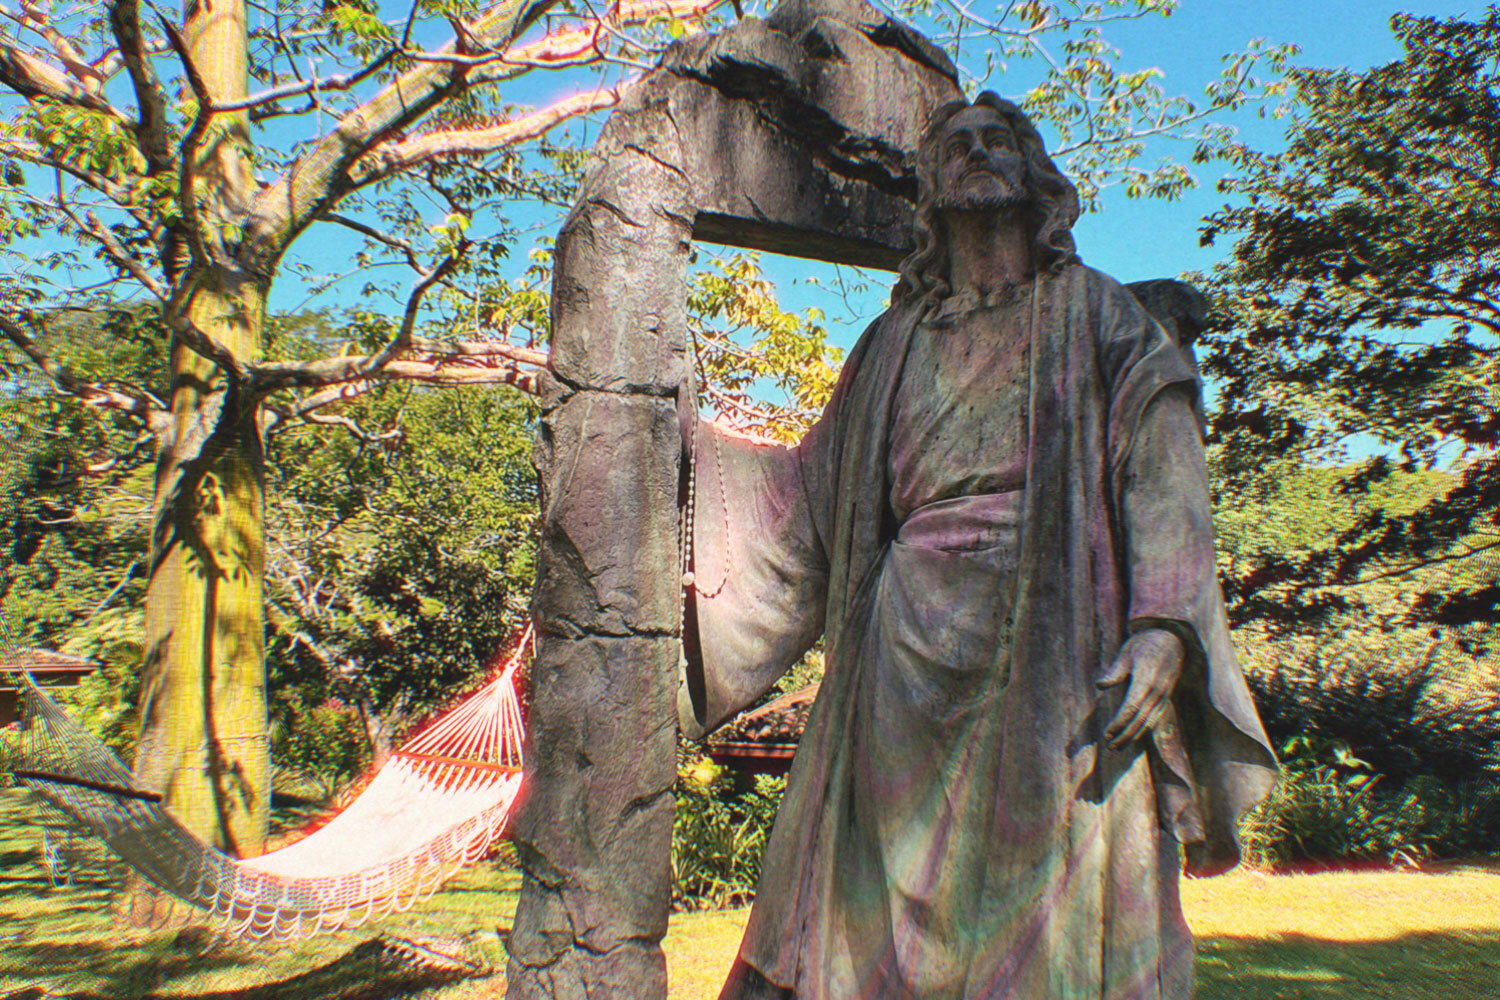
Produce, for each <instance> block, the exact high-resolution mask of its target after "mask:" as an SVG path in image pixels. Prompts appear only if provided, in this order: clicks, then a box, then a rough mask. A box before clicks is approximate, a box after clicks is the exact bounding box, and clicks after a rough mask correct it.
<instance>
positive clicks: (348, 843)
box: [14, 632, 530, 937]
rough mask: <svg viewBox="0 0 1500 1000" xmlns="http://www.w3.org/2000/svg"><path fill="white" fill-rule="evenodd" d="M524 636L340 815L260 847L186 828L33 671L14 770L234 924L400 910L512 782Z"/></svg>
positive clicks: (486, 839)
mask: <svg viewBox="0 0 1500 1000" xmlns="http://www.w3.org/2000/svg"><path fill="white" fill-rule="evenodd" d="M529 637H530V634H529V632H528V635H527V638H528V639H529ZM526 645H527V641H526V639H523V640H522V642H521V646H520V647H519V648H518V649H517V651H516V653H515V655H514V656H513V657H512V658H511V659H510V660H509V662H507V663H506V665H505V667H504V668H503V669H502V670H501V672H500V674H499V675H498V676H497V677H495V679H494V680H492V681H490V682H489V683H487V684H485V685H484V686H483V687H481V688H480V689H479V690H477V691H475V692H474V693H473V694H471V695H469V696H468V697H466V698H464V699H463V700H462V701H461V702H459V703H458V704H457V705H456V706H454V708H453V709H451V710H450V711H448V712H447V713H445V714H444V715H442V716H441V717H440V718H438V719H437V720H436V721H434V722H433V723H432V724H431V725H429V726H427V727H426V728H425V729H424V730H423V731H422V732H421V733H420V734H419V735H418V736H417V737H416V738H415V739H413V740H411V741H410V742H409V743H407V744H406V745H404V746H403V747H402V748H401V749H400V750H397V751H395V752H394V753H393V754H392V755H391V758H390V760H389V761H387V762H386V763H385V764H384V765H383V766H382V767H381V768H380V770H379V771H377V772H376V773H375V775H374V777H372V778H371V779H370V781H369V783H368V784H367V785H366V786H365V788H364V789H363V791H361V792H360V794H359V796H358V797H357V798H355V799H354V800H353V801H352V802H351V803H350V804H349V805H348V807H347V808H345V809H344V810H343V811H342V812H340V813H339V814H338V815H337V816H335V817H333V818H332V819H331V820H329V821H328V822H327V823H326V824H324V825H323V826H321V827H319V828H318V829H317V830H315V831H313V832H312V833H311V834H309V835H308V836H306V837H304V838H303V839H302V840H299V841H297V842H296V843H294V844H291V845H289V846H287V847H284V848H282V849H280V850H277V851H272V852H271V853H269V854H264V855H261V856H260V857H257V858H248V859H237V858H234V857H231V856H230V855H228V854H225V853H224V852H222V851H220V850H218V849H217V848H215V847H213V846H211V845H209V844H207V843H205V842H203V841H202V840H200V839H199V838H198V837H196V836H194V835H193V834H192V833H190V832H189V831H188V830H187V829H186V828H185V827H184V826H183V825H182V824H181V823H179V822H178V821H177V820H176V819H175V818H173V816H172V814H171V813H170V812H168V811H167V810H166V809H165V808H164V807H163V806H162V805H161V803H160V801H159V797H157V796H155V795H153V794H152V793H150V792H147V791H145V790H143V789H140V788H138V787H137V786H136V785H135V783H134V779H133V777H132V775H131V773H130V771H129V769H128V768H126V767H125V766H124V765H123V764H121V763H120V761H119V759H118V758H117V757H116V756H115V755H114V754H113V753H112V752H111V751H110V750H109V748H108V747H106V746H105V745H104V744H103V743H101V742H100V741H99V740H98V739H97V738H96V737H95V736H93V735H92V734H91V733H89V732H88V731H87V730H85V729H84V728H83V727H82V726H80V725H79V724H78V723H77V722H75V721H74V720H73V719H72V718H70V717H69V716H68V714H67V713H66V712H65V711H64V710H63V709H62V707H61V706H59V705H58V704H57V703H56V702H55V701H53V700H52V699H51V698H50V697H48V696H47V694H46V693H45V692H44V691H42V689H41V688H39V687H38V686H37V685H36V684H35V683H34V682H33V681H32V680H31V678H30V676H29V675H23V677H24V678H25V686H26V713H25V720H24V722H23V728H24V733H23V738H22V747H21V759H20V764H19V766H17V767H16V768H15V769H14V770H15V774H16V777H17V778H18V779H19V780H21V781H22V782H23V783H24V784H25V785H26V787H27V788H28V789H29V790H30V791H31V792H33V793H34V794H36V795H37V796H38V797H39V798H40V799H41V800H42V801H43V802H44V803H45V804H46V805H47V806H49V807H50V808H52V809H54V810H56V811H58V812H61V813H62V814H63V815H64V816H65V817H66V818H67V819H68V820H70V821H71V822H73V823H75V824H77V825H79V826H81V827H83V828H85V829H86V830H88V831H89V832H91V833H94V834H97V835H98V836H100V837H102V838H103V839H104V840H105V842H106V843H107V844H108V845H109V847H110V849H111V850H113V851H114V853H115V854H117V855H119V857H120V859H121V860H122V861H124V862H125V863H126V864H127V865H129V866H130V867H131V868H133V869H135V870H136V871H138V872H139V873H140V874H141V875H142V876H144V877H145V878H146V879H147V880H149V881H150V882H151V883H153V884H154V885H156V886H157V887H158V888H160V889H161V890H162V891H164V892H167V893H170V894H171V895H173V896H176V897H177V898H179V899H182V900H185V901H186V902H189V903H192V904H194V905H196V906H199V907H202V908H203V909H205V910H208V911H209V912H211V913H212V914H213V915H214V916H215V917H217V918H218V919H219V920H220V921H222V922H223V924H224V925H225V928H226V929H227V930H229V931H230V932H231V933H234V934H237V935H241V936H252V937H271V936H275V937H291V936H297V935H302V934H314V933H319V932H322V931H327V930H333V929H336V928H341V927H351V926H358V925H359V924H362V923H364V922H365V921H367V920H369V919H371V918H373V917H378V916H382V915H384V914H387V913H391V912H397V911H403V910H406V909H409V908H410V907H411V906H412V905H413V904H414V903H416V902H417V901H418V900H420V899H423V898H425V897H427V896H428V895H430V894H432V893H433V892H434V891H436V890H437V888H438V887H439V886H440V885H441V884H442V883H443V882H444V881H446V880H447V879H448V878H449V877H450V876H452V875H453V873H454V872H456V871H457V870H458V869H459V868H461V867H463V866H464V865H466V864H468V863H470V862H472V861H475V860H477V859H478V858H480V857H482V856H484V855H485V854H486V853H487V852H488V851H489V850H490V848H491V846H492V845H493V844H494V843H495V841H496V840H497V839H498V838H499V837H500V834H501V831H502V830H503V829H504V827H505V823H506V819H507V818H508V816H509V815H510V809H511V805H512V804H513V803H514V802H515V799H516V795H517V793H518V792H519V791H520V789H521V764H522V758H521V744H522V725H521V712H520V707H519V705H518V704H517V701H516V691H515V672H516V669H517V667H518V666H519V664H520V663H521V660H522V654H523V653H524V651H525V649H526Z"/></svg>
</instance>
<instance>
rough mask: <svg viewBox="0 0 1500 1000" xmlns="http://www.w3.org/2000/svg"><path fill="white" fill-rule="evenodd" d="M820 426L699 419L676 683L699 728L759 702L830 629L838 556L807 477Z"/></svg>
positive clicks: (687, 716)
mask: <svg viewBox="0 0 1500 1000" xmlns="http://www.w3.org/2000/svg"><path fill="white" fill-rule="evenodd" d="M820 437H821V436H820V435H818V434H816V433H814V434H811V435H809V436H808V438H807V439H805V440H804V441H803V442H802V444H800V445H798V446H797V447H794V448H788V447H784V446H780V445H774V444H766V443H761V442H757V441H753V440H750V439H748V438H745V437H743V436H741V435H738V434H735V433H733V432H730V431H726V430H724V429H722V428H719V427H716V426H714V425H713V424H710V423H708V422H706V421H702V420H699V421H698V423H697V427H696V429H695V431H694V434H693V458H694V466H695V473H694V479H695V481H696V482H695V489H696V498H695V503H694V509H695V515H694V526H693V534H694V544H693V550H692V551H693V560H692V571H693V574H694V586H693V587H691V588H690V589H689V590H688V591H687V595H686V600H687V601H688V603H689V607H688V613H687V614H686V615H685V635H684V640H685V641H684V651H685V658H686V662H685V664H684V671H685V675H686V676H685V678H684V681H685V682H684V683H683V684H682V685H681V686H680V687H679V689H678V717H679V723H680V725H681V727H682V731H683V733H684V734H686V735H687V736H689V737H691V738H694V739H698V738H701V737H702V736H704V735H705V734H707V733H708V732H709V731H711V730H712V729H713V728H714V727H716V726H718V725H719V724H720V723H722V722H723V721H725V720H726V719H728V718H729V717H730V716H732V715H734V714H735V713H736V712H738V711H740V710H742V709H744V708H745V707H747V706H748V705H750V704H751V703H752V702H754V701H755V699H756V698H758V697H760V695H762V694H764V693H765V692H766V691H767V690H768V689H769V688H770V687H771V685H772V684H774V683H775V682H776V680H777V678H779V677H781V675H782V674H784V673H786V671H787V670H788V669H789V668H790V667H791V666H792V665H793V664H794V663H796V662H797V660H798V659H799V658H800V657H801V656H802V654H803V653H805V652H806V651H807V650H808V649H809V648H810V647H811V646H812V644H813V643H814V642H816V641H817V638H818V636H819V635H820V634H822V631H823V626H824V607H825V599H826V595H827V588H828V559H827V557H826V555H825V553H824V551H823V545H822V541H821V539H820V538H819V536H818V533H817V530H816V528H815V526H814V525H815V520H814V518H813V515H812V511H811V508H810V504H809V500H808V492H807V484H806V482H805V477H804V462H805V461H806V460H807V455H808V453H809V452H810V451H814V450H816V449H817V447H818V441H819V440H820Z"/></svg>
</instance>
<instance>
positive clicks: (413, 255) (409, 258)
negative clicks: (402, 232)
mask: <svg viewBox="0 0 1500 1000" xmlns="http://www.w3.org/2000/svg"><path fill="white" fill-rule="evenodd" d="M323 221H324V222H333V223H336V224H338V225H340V226H343V227H344V228H346V229H352V230H354V231H355V232H356V233H359V234H361V235H363V236H368V237H369V238H370V239H372V240H374V241H375V242H377V243H384V244H385V245H386V246H388V247H390V248H392V249H393V250H400V251H401V252H402V253H404V254H405V255H406V262H407V263H408V264H410V265H411V266H412V267H417V250H416V248H415V247H413V246H412V245H411V244H410V243H408V242H407V241H406V240H402V239H397V238H396V237H394V236H392V235H390V234H389V233H382V232H381V231H380V230H378V229H376V228H375V227H374V226H367V225H365V224H364V223H363V222H360V221H359V220H358V219H351V218H349V217H348V216H347V215H339V214H338V213H337V212H329V213H328V214H327V215H326V216H324V217H323Z"/></svg>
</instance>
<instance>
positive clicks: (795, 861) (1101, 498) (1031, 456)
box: [680, 93, 1275, 1000]
mask: <svg viewBox="0 0 1500 1000" xmlns="http://www.w3.org/2000/svg"><path fill="white" fill-rule="evenodd" d="M917 174H918V189H919V195H918V204H917V214H916V229H917V248H916V250H915V251H914V252H913V253H912V254H911V256H910V257H908V258H907V259H906V261H905V262H904V263H903V264H902V267H901V280H900V283H899V285H898V286H897V290H896V293H895V295H894V296H893V304H892V306H891V308H890V309H889V310H887V311H886V312H885V313H884V314H883V315H882V316H880V318H878V319H877V320H876V321H875V322H874V323H873V324H872V325H871V327H870V328H869V330H868V331H867V332H866V333H865V335H864V336H863V337H862V338H861V340H860V342H859V344H858V345H857V346H856V347H855V348H854V350H853V352H852V353H851V355H850V357H849V359H848V362H847V363H846V364H845V366H844V370H843V373H842V376H841V379H840V382H839V385H838V388H837V390H836V391H835V393H834V396H833V398H832V400H831V401H830V403H829V404H828V408H827V410H826V411H825V412H824V414H823V416H822V418H821V419H820V421H819V422H818V423H817V424H816V425H815V426H814V427H813V429H812V430H811V431H810V432H809V433H808V434H807V436H806V438H805V439H804V440H803V441H802V442H801V443H800V444H798V445H797V446H796V447H794V448H780V447H774V446H767V445H760V444H756V443H753V442H749V441H746V440H744V439H741V438H737V437H734V436H731V435H727V434H725V433H723V432H722V431H719V430H717V429H715V428H714V427H713V426H712V425H710V424H708V423H705V422H701V421H696V422H694V421H688V422H686V424H685V426H686V427H687V428H688V434H687V437H688V438H689V440H690V448H691V451H692V452H693V454H694V457H695V461H696V468H697V470H698V471H697V517H696V521H695V528H694V551H695V566H694V570H695V575H694V583H693V585H692V586H691V587H690V590H689V594H688V602H687V603H688V614H687V621H686V626H685V632H684V634H685V639H686V645H687V652H688V656H687V661H688V668H687V672H686V677H685V683H684V685H683V689H682V694H681V698H680V715H681V721H682V725H683V728H684V730H685V731H686V732H688V733H689V734H690V735H701V734H703V733H705V732H707V731H708V730H710V729H711V728H713V727H714V726H716V725H718V724H719V723H720V722H722V721H723V720H725V719H726V718H728V717H729V716H731V715H733V714H734V713H735V712H737V711H739V710H740V709H742V708H744V707H746V706H747V705H748V704H750V703H751V702H752V701H753V700H754V699H756V698H757V697H759V695H761V694H762V693H763V692H764V691H765V690H767V688H769V686H770V685H771V684H772V683H773V682H774V681H775V680H776V678H777V677H779V676H780V675H781V674H782V673H783V672H784V671H785V670H786V669H787V668H788V667H789V666H790V665H791V664H792V663H793V662H795V661H796V659H797V658H798V657H800V656H801V654H802V653H803V652H804V651H805V650H806V649H807V648H808V647H809V646H810V645H811V644H812V643H813V642H815V641H816V640H817V638H818V637H819V636H823V637H824V639H825V643H826V647H825V649H826V663H827V668H826V674H825V677H824V680H823V682H822V687H821V690H820V692H819V696H818V700H817V702H816V705H815V706H814V708H813V711H812V714H811V717H810V719H809V722H808V725H807V729H806V733H805V735H804V737H803V739H802V743H801V746H800V748H799V750H798V752H797V756H796V759H795V762H794V764H793V766H792V771H791V774H790V776H789V779H788V783H787V790H786V797H785V800H784V802H783V805H782V807H781V812H780V814H779V815H778V818H777V821H776V825H775V828H774V830H773V832H772V835H771V839H770V844H769V846H768V848H767V852H766V857H765V865H764V874H763V875H762V877H761V881H760V885H759V888H758V890H757V895H756V901H755V907H754V909H753V911H752V913H751V915H750V920H749V924H748V926H747V929H746V931H745V937H744V941H743V943H742V944H741V947H740V953H739V959H738V960H737V962H736V964H735V968H734V970H733V972H732V973H731V975H730V981H729V982H728V983H727V984H726V986H725V988H724V993H723V997H724V998H730V1000H751V998H772V997H775V998H789V997H795V998H797V1000H855V998H860V1000H1010V998H1014V1000H1147V998H1150V1000H1185V998H1188V997H1190V996H1191V995H1192V991H1193V986H1192V982H1193V970H1192V959H1193V949H1192V938H1191V935H1190V933H1189V931H1188V928H1187V926H1186V924H1185V923H1184V921H1183V918H1182V912H1181V908H1180V906H1179V903H1178V894H1177V882H1178V877H1179V871H1180V869H1181V866H1182V858H1183V857H1184V856H1185V858H1186V861H1187V865H1188V867H1189V870H1191V871H1195V872H1199V873H1211V872H1215V871H1220V870H1223V869H1224V868H1227V867H1229V866H1232V865H1233V864H1235V863H1236V862H1237V860H1238V859H1239V847H1238V844H1237V841H1236V838H1235V825H1236V821H1237V819H1238V818H1239V816H1240V815H1241V814H1242V813H1243V812H1244V810H1245V809H1247V808H1249V807H1250V806H1251V805H1253V804H1254V803H1255V802H1256V801H1257V800H1258V799H1259V798H1261V797H1262V796H1263V795H1264V794H1265V792H1266V790H1267V788H1268V787H1269V785H1270V783H1271V781H1272V778H1273V775H1274V769H1275V763H1274V760H1273V757H1272V754H1271V751H1270V749H1269V747H1268V746H1267V743H1266V737H1265V733H1264V731H1263V729H1262V727H1261V725H1260V722H1259V720H1258V719H1257V717H1256V713H1255V708H1254V705H1253V703H1252V701H1251V698H1250V695H1249V692H1248V689H1247V688H1246V685H1245V682H1244V679H1243V677H1242V675H1241V674H1240V672H1239V669H1238V668H1237V666H1236V664H1235V661H1234V653H1233V650H1232V649H1231V647H1230V643H1229V636H1228V632H1227V628H1226V624H1225V618H1224V610H1223V599H1222V596H1221V594H1220V591H1219V588H1218V584H1217V582H1216V579H1215V575H1214V552H1213V531H1212V524H1211V520H1210V512H1209V493H1208V484H1207V473H1206V469H1205V464H1204V456H1203V442H1202V437H1201V421H1200V418H1199V398H1198V394H1199V386H1198V380H1197V373H1196V368H1195V366H1194V365H1193V363H1192V359H1191V355H1190V353H1189V352H1188V350H1187V349H1186V346H1185V345H1183V344H1180V343H1178V342H1177V340H1176V339H1174V336H1173V334H1172V333H1169V332H1168V330H1167V329H1166V328H1164V327H1163V326H1162V325H1160V324H1159V323H1157V322H1156V321H1155V320H1153V319H1152V318H1151V317H1150V316H1149V315H1148V314H1147V313H1146V312H1145V311H1144V310H1143V309H1142V308H1141V306H1140V305H1139V304H1138V303H1137V301H1136V300H1135V299H1134V298H1133V297H1132V296H1131V294H1130V293H1129V292H1128V291H1127V290H1126V289H1124V288H1122V287H1121V286H1120V285H1119V284H1117V283H1116V282H1115V281H1113V280H1112V279H1110V278H1108V277H1106V276H1105V275H1103V274H1100V273H1098V272H1097V271H1093V270H1091V269H1089V268H1087V267H1084V266H1083V265H1082V264H1081V263H1080V262H1079V260H1078V256H1077V254H1076V252H1075V249H1074V243H1073V238H1072V235H1071V233H1070V229H1071V226H1072V224H1073V222H1074V221H1075V220H1076V218H1077V216H1078V197H1077V193H1076V192H1075V190H1074V188H1073V186H1072V185H1071V184H1070V183H1069V182H1068V181H1067V180H1066V179H1065V178H1064V177H1063V176H1062V174H1061V173H1060V171H1059V170H1058V169H1057V167H1056V165H1055V164H1054V163H1053V162H1052V160H1051V159H1050V158H1049V157H1048V156H1047V154H1046V151H1045V150H1044V148H1043V145H1042V142H1041V139H1040V137H1039V136H1038V134H1037V132H1036V130H1035V128H1034V127H1033V126H1032V124H1031V122H1030V121H1029V120H1028V119H1027V118H1026V116H1025V115H1024V114H1023V113H1022V112H1021V111H1020V110H1019V109H1018V108H1017V107H1016V106H1015V105H1013V104H1011V103H1010V102H1008V101H1005V100H1003V99H1001V98H998V97H996V96H995V95H993V94H988V93H987V94H984V95H981V96H980V97H979V98H978V100H977V101H976V102H975V103H974V104H972V105H970V104H966V103H964V102H961V101H960V102H954V103H952V104H949V105H946V106H944V107H943V108H940V109H939V110H938V112H937V113H936V114H935V115H934V118H933V121H932V122H931V124H930V125H929V127H928V129H927V130H926V132H925V134H924V137H923V141H922V144H921V148H920V150H919V153H918V171H917Z"/></svg>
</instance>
